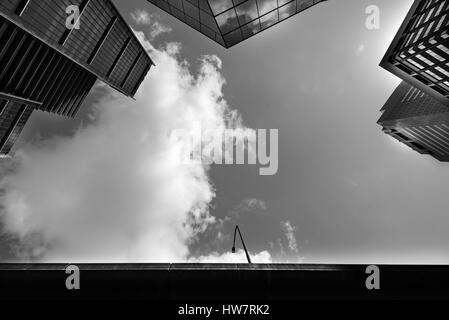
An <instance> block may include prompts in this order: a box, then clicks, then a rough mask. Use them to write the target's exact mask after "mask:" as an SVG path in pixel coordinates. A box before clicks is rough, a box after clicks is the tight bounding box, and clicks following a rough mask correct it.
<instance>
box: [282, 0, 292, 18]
mask: <svg viewBox="0 0 449 320" xmlns="http://www.w3.org/2000/svg"><path fill="white" fill-rule="evenodd" d="M295 13H296V3H295V1H293V2H290V3H289V4H287V5H285V6H283V7H280V8H279V20H283V19H286V18H288V17H290V16H292V15H294V14H295Z"/></svg>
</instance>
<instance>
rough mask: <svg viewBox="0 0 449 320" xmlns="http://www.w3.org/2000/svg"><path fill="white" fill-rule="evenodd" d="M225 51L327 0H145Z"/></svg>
mask: <svg viewBox="0 0 449 320" xmlns="http://www.w3.org/2000/svg"><path fill="white" fill-rule="evenodd" d="M148 1H150V2H151V3H153V4H154V5H156V6H158V7H159V8H161V9H162V10H164V11H166V12H168V13H169V14H171V15H172V16H174V17H176V18H178V19H179V20H181V21H182V22H184V23H186V24H188V25H189V26H191V27H192V28H194V29H196V30H197V31H199V32H201V33H202V34H204V35H206V36H207V37H209V38H210V39H212V40H214V41H216V42H218V43H219V44H221V45H222V46H224V47H226V48H229V47H232V46H233V45H235V44H237V43H239V42H241V41H243V40H245V39H248V38H249V37H251V36H253V35H255V34H257V33H259V32H261V31H263V30H265V29H267V28H269V27H271V26H273V25H275V24H277V23H279V22H281V21H283V20H285V19H287V18H290V17H291V16H293V15H295V14H297V13H299V12H301V11H304V10H306V9H308V8H310V7H312V6H313V5H315V4H317V3H319V2H323V1H327V0H293V1H292V0H148Z"/></svg>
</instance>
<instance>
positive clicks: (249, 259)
mask: <svg viewBox="0 0 449 320" xmlns="http://www.w3.org/2000/svg"><path fill="white" fill-rule="evenodd" d="M237 231H238V232H239V236H240V240H242V244H243V249H244V250H245V254H246V259H247V260H248V263H250V264H251V263H252V262H251V258H250V257H249V254H248V250H246V246H245V241H243V237H242V234H241V232H240V228H239V226H235V230H234V243H233V245H232V253H235V236H236V235H237Z"/></svg>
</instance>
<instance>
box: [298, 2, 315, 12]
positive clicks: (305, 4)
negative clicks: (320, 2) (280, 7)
mask: <svg viewBox="0 0 449 320" xmlns="http://www.w3.org/2000/svg"><path fill="white" fill-rule="evenodd" d="M296 1H297V2H298V6H297V8H298V10H297V12H299V11H302V10H304V9H306V8H308V7H310V6H311V5H313V0H296Z"/></svg>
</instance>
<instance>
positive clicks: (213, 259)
mask: <svg viewBox="0 0 449 320" xmlns="http://www.w3.org/2000/svg"><path fill="white" fill-rule="evenodd" d="M249 255H250V258H251V262H253V263H272V262H273V261H272V259H271V255H270V253H269V252H268V251H261V252H259V253H256V254H253V253H251V252H250V253H249ZM190 262H198V263H247V260H246V254H245V251H244V250H242V249H240V250H238V251H237V252H236V253H231V252H226V253H222V254H220V253H218V252H213V253H211V254H209V255H207V256H200V257H197V258H192V259H190Z"/></svg>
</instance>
